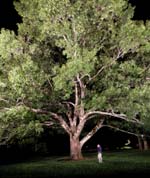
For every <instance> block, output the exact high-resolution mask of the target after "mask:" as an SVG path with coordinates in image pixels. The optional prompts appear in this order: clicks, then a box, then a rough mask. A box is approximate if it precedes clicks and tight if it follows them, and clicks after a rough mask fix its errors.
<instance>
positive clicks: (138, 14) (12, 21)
mask: <svg viewBox="0 0 150 178" xmlns="http://www.w3.org/2000/svg"><path fill="white" fill-rule="evenodd" d="M129 2H131V3H132V5H134V6H136V9H135V15H134V19H136V20H144V21H145V20H147V19H150V8H149V7H150V6H149V5H148V0H129ZM19 22H21V18H20V17H19V16H18V14H17V12H16V11H15V9H14V6H13V0H0V28H2V27H3V28H8V29H11V30H12V29H14V30H16V29H17V25H16V23H19Z"/></svg>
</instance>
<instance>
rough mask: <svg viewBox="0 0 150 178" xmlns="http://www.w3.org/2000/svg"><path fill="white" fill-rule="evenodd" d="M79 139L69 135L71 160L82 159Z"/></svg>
mask: <svg viewBox="0 0 150 178" xmlns="http://www.w3.org/2000/svg"><path fill="white" fill-rule="evenodd" d="M81 149H82V147H81V145H80V141H79V138H76V137H73V136H72V135H70V156H71V159H72V160H80V159H83V156H82V151H81Z"/></svg>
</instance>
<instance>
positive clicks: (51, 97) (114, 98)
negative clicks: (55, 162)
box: [0, 0, 150, 160]
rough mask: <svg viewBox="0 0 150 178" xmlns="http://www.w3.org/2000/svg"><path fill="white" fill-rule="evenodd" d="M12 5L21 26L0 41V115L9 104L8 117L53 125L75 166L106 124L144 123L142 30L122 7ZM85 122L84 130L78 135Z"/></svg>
mask: <svg viewBox="0 0 150 178" xmlns="http://www.w3.org/2000/svg"><path fill="white" fill-rule="evenodd" d="M15 6H16V9H17V10H18V12H19V14H20V15H21V16H22V21H23V23H22V24H19V25H18V34H17V35H15V34H14V33H13V32H10V31H7V30H2V31H1V35H0V39H1V40H0V55H1V61H2V62H1V66H2V65H3V64H2V63H3V62H4V63H5V67H1V70H2V72H1V75H2V76H3V77H2V79H1V85H2V86H3V90H2V91H1V93H2V95H3V96H2V97H1V100H3V106H2V107H3V110H1V113H2V115H3V114H4V113H5V114H7V112H8V111H6V110H7V109H6V106H5V105H6V103H7V101H9V105H8V108H9V109H8V110H10V109H12V108H15V110H20V109H18V106H19V107H23V108H24V109H25V110H26V111H27V113H34V114H35V118H36V119H35V121H36V122H38V120H40V122H43V124H44V125H45V124H46V125H48V126H53V125H54V123H55V122H56V123H58V124H59V125H60V126H61V127H62V128H63V129H64V131H65V132H66V133H67V134H68V135H69V138H70V156H71V158H72V159H75V160H78V159H81V158H82V151H81V150H82V147H83V145H84V144H85V143H86V142H87V141H88V140H89V139H90V138H91V137H92V136H93V135H94V134H95V133H96V132H97V131H98V130H99V129H100V128H102V127H104V126H106V125H107V126H109V124H110V122H111V121H115V120H117V121H118V120H119V121H120V122H121V121H123V123H124V121H126V122H131V123H133V124H143V121H142V120H143V118H146V117H145V115H146V113H148V111H149V109H150V107H149V103H148V101H149V95H148V93H149V90H150V88H149V81H150V80H149V79H148V77H149V73H150V70H149V59H148V55H149V49H150V45H149V43H148V41H149V37H148V36H149V30H148V26H149V24H146V25H144V24H143V23H142V22H141V23H139V22H136V21H133V20H132V17H133V12H134V11H133V8H132V7H131V6H130V5H129V4H128V3H127V1H125V0H118V1H117V2H116V0H111V1H109V2H108V1H105V0H85V1H84V0H83V1H80V0H62V1H58V0H52V1H49V0H34V1H32V0H20V2H16V3H15ZM10 61H12V62H11V65H10ZM6 93H7V94H8V95H6ZM10 98H11V103H10ZM7 99H8V100H7ZM5 101H6V102H5ZM145 105H146V107H145ZM137 113H140V115H141V116H140V118H142V120H139V119H138V118H136V115H137ZM41 117H42V120H41ZM3 118H4V117H3ZM23 118H24V117H23ZM31 120H32V119H31ZM45 121H47V122H45ZM109 121H110V122H109ZM29 123H30V122H29ZM88 123H90V127H91V130H90V129H89V126H88V129H87V130H86V132H83V131H84V129H85V128H86V126H87V125H88ZM39 124H40V123H39V122H38V126H39ZM37 128H38V127H37Z"/></svg>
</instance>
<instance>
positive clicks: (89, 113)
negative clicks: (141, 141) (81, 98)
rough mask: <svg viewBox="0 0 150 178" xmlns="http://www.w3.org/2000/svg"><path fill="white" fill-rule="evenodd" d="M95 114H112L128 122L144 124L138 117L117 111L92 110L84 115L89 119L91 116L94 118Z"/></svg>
mask: <svg viewBox="0 0 150 178" xmlns="http://www.w3.org/2000/svg"><path fill="white" fill-rule="evenodd" d="M93 115H103V116H111V117H116V118H119V119H121V120H125V121H127V122H132V123H138V124H141V125H143V123H142V122H140V121H139V120H137V119H135V118H134V119H131V120H130V119H128V118H127V116H126V115H124V114H116V113H113V112H112V113H110V112H103V111H90V112H88V113H86V114H85V115H84V119H86V120H88V119H89V118H92V117H94V116H93Z"/></svg>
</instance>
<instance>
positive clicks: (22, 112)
mask: <svg viewBox="0 0 150 178" xmlns="http://www.w3.org/2000/svg"><path fill="white" fill-rule="evenodd" d="M0 125H1V126H0V140H1V142H2V143H5V144H6V143H11V142H13V140H14V139H16V140H18V141H21V140H22V139H24V138H25V137H27V136H30V137H34V136H36V135H39V134H40V133H41V132H42V131H43V129H42V127H41V123H40V122H39V121H38V120H37V119H36V116H35V115H34V114H33V113H31V112H30V111H29V109H27V108H26V107H23V106H16V107H12V108H11V109H8V110H7V109H6V111H4V112H0Z"/></svg>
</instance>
